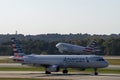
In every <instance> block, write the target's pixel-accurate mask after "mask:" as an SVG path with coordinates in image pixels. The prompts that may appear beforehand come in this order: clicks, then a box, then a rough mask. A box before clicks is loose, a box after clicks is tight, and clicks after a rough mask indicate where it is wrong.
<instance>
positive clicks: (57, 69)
mask: <svg viewBox="0 0 120 80" xmlns="http://www.w3.org/2000/svg"><path fill="white" fill-rule="evenodd" d="M59 70H60V69H59V67H58V66H57V65H52V66H49V67H48V68H47V71H49V72H58V71H59Z"/></svg>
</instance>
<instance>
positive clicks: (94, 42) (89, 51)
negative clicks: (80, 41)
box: [85, 39, 96, 53]
mask: <svg viewBox="0 0 120 80" xmlns="http://www.w3.org/2000/svg"><path fill="white" fill-rule="evenodd" d="M95 45H96V40H95V39H94V40H93V41H92V42H91V43H90V44H89V45H88V46H87V47H86V48H85V52H87V53H91V52H93V51H94V49H95Z"/></svg>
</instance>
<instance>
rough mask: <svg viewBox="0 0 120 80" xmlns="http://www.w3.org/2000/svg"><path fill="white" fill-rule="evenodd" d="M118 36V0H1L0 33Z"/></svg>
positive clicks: (119, 18)
mask: <svg viewBox="0 0 120 80" xmlns="http://www.w3.org/2000/svg"><path fill="white" fill-rule="evenodd" d="M16 30H17V31H18V33H22V34H46V33H62V34H69V33H88V34H112V33H116V34H118V33H120V0H0V34H7V33H10V34H13V33H15V31H16Z"/></svg>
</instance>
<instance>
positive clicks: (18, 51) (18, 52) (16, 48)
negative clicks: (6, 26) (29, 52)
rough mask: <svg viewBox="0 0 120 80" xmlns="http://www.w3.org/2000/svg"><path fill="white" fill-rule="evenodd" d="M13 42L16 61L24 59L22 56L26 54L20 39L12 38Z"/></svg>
mask: <svg viewBox="0 0 120 80" xmlns="http://www.w3.org/2000/svg"><path fill="white" fill-rule="evenodd" d="M11 42H12V48H13V52H14V57H13V60H14V61H17V62H18V61H22V57H23V56H24V55H25V54H24V53H23V51H22V49H21V47H20V46H19V43H18V41H17V40H16V39H15V38H11Z"/></svg>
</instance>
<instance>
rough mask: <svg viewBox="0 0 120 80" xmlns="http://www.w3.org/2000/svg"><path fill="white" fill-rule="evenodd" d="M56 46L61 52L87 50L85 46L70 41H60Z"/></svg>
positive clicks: (81, 51)
mask: <svg viewBox="0 0 120 80" xmlns="http://www.w3.org/2000/svg"><path fill="white" fill-rule="evenodd" d="M56 47H57V48H58V49H59V51H60V52H61V53H63V52H73V53H83V52H84V51H85V47H83V46H78V45H72V44H68V43H58V44H57V45H56Z"/></svg>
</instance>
